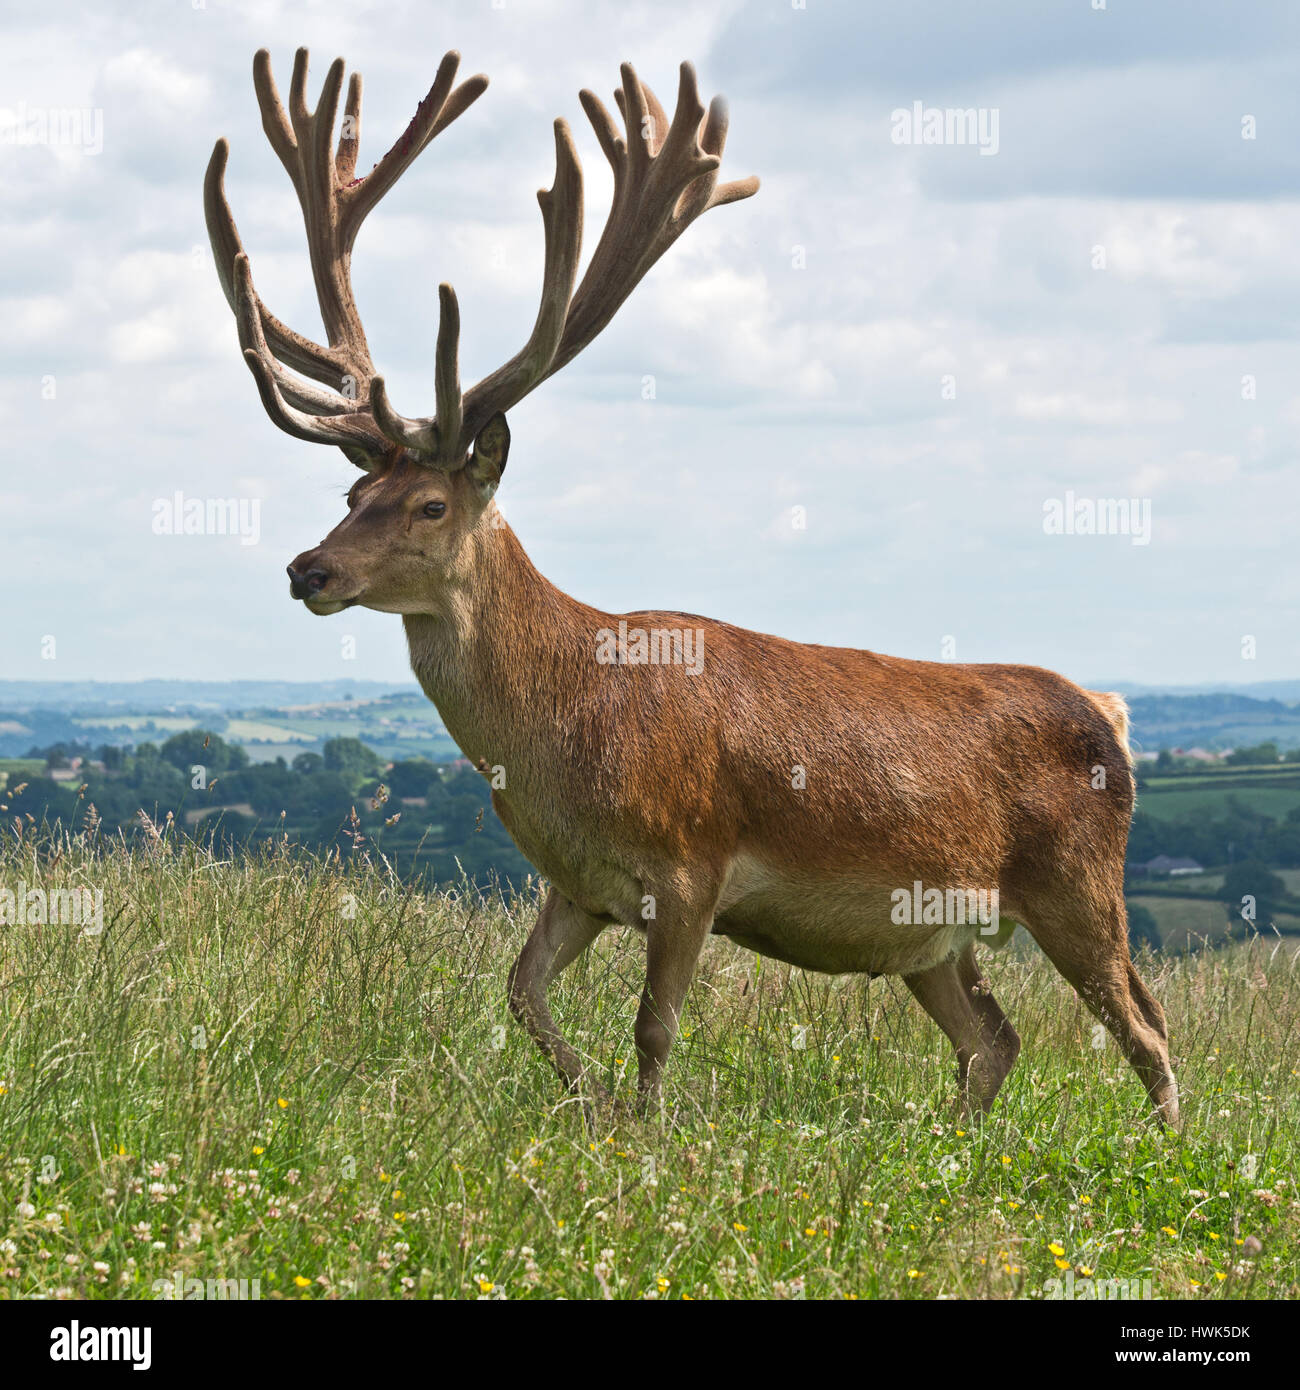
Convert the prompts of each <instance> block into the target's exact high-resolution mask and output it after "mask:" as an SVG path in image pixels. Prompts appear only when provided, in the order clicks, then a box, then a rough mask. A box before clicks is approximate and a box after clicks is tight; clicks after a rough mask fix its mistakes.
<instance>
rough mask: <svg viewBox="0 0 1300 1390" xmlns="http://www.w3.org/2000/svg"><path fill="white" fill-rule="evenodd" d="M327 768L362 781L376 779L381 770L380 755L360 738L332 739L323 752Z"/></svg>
mask: <svg viewBox="0 0 1300 1390" xmlns="http://www.w3.org/2000/svg"><path fill="white" fill-rule="evenodd" d="M322 752H323V753H324V756H325V768H326V770H327V771H328V772H337V773H340V774H341V775H342V776H344V777H349V778H354V779H356V780H361V779H363V778H366V777H374V776H375V775H376V774H377V773H378V772H379V768H380V762H379V755H378V754H377V753H376V752H375V751H374V749H373V748H367V747H366V745H365V744H364V743H362V742H361V740H360V739H359V738H331V739H327V740H326V741H325V747H324V749H323V750H322Z"/></svg>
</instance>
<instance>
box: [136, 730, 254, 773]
mask: <svg viewBox="0 0 1300 1390" xmlns="http://www.w3.org/2000/svg"><path fill="white" fill-rule="evenodd" d="M204 744H206V745H207V746H206V747H204ZM158 752H159V756H160V757H162V759H163V761H164V762H169V763H171V765H172V766H173V767H174V768H177V769H178V770H179V771H181V772H183V773H184V774H185V775H186V776H187V777H188V776H189V772H190V768H192V767H205V768H207V769H208V771H209V772H226V771H227V770H229V769H231V768H237V767H244V766H245V765H246V764H247V763H248V754H247V753H245V752H244V750H243V749H242V748H240V747H239V745H238V744H231V743H227V742H226V740H225V739H224V738H222V737H221V735H220V734H214V733H212V732H211V731H210V730H208V729H186V730H184V731H183V732H182V733H179V734H173V735H172V736H171V738H169V739H168V740H167V741H166V743H164V744H163V746H162V747H161V748H160V749H159V750H158Z"/></svg>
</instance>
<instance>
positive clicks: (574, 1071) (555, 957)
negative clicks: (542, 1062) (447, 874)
mask: <svg viewBox="0 0 1300 1390" xmlns="http://www.w3.org/2000/svg"><path fill="white" fill-rule="evenodd" d="M604 929H605V924H604V923H603V922H600V921H597V919H596V918H595V917H592V916H591V915H590V914H588V913H586V912H583V911H582V909H581V908H579V907H575V906H574V904H573V903H571V902H570V901H569V900H568V898H565V897H563V896H562V895H561V894H559V893H557V892H556V891H555V889H554V888H552V889H551V890H550V891H549V892H548V893H547V895H546V901H545V902H544V903H543V904H542V910H541V912H540V913H539V914H538V917H537V925H536V926H535V927H534V928H533V930H532V934H531V935H530V936H529V938H528V940H527V941H526V942H525V943H524V949H523V950H522V951H521V952H520V953H519V959H518V960H517V961H515V963H514V967H513V968H512V969H511V971H510V983H509V996H510V1012H511V1013H513V1014H514V1016H515V1017H516V1018H517V1019H518V1020H519V1021H520V1023H522V1024H523V1025H524V1027H525V1028H527V1030H528V1031H529V1033H530V1034H531V1035H532V1038H533V1041H534V1042H536V1044H537V1045H538V1047H540V1048H541V1049H542V1051H543V1053H545V1055H546V1057H547V1058H548V1059H549V1060H550V1062H551V1065H552V1066H554V1068H555V1070H556V1071H557V1072H559V1074H560V1076H561V1078H562V1079H563V1080H564V1082H565V1084H566V1085H567V1086H568V1087H569V1088H570V1089H571V1090H576V1089H577V1087H578V1083H579V1081H580V1080H581V1079H582V1074H583V1070H584V1063H583V1059H582V1057H581V1056H580V1055H579V1054H578V1052H577V1051H575V1049H574V1048H572V1047H571V1046H570V1045H569V1044H568V1043H567V1042H566V1041H565V1040H564V1036H563V1034H562V1033H561V1032H560V1030H559V1028H558V1027H557V1026H556V1023H555V1020H554V1018H552V1017H551V1011H550V1008H549V1007H548V1006H547V1003H546V991H547V988H548V987H549V985H550V983H551V981H552V980H554V979H555V977H556V976H557V975H558V974H559V973H560V971H561V970H563V969H564V968H565V966H567V965H571V964H572V963H573V962H574V961H575V960H577V958H578V957H579V956H580V955H581V954H582V953H583V952H584V951H585V950H586V949H587V947H588V946H590V945H591V943H592V942H593V941H595V939H596V938H597V937H598V936H599V935H600V933H601V932H602V931H604ZM589 1089H595V1090H597V1091H599V1092H601V1093H602V1094H603V1091H604V1088H603V1087H589Z"/></svg>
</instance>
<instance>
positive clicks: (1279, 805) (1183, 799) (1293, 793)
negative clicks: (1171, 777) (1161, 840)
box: [1137, 778, 1300, 820]
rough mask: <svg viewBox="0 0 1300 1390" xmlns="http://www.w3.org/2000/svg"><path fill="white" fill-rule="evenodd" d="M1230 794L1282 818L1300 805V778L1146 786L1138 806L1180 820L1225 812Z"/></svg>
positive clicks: (1167, 817)
mask: <svg viewBox="0 0 1300 1390" xmlns="http://www.w3.org/2000/svg"><path fill="white" fill-rule="evenodd" d="M1230 796H1235V797H1236V798H1237V799H1238V800H1239V801H1240V802H1241V803H1242V805H1244V806H1249V807H1250V808H1251V809H1252V810H1254V811H1258V812H1260V814H1262V815H1265V816H1272V817H1273V818H1274V819H1276V820H1282V819H1284V818H1285V817H1286V815H1287V812H1289V811H1293V810H1295V808H1296V807H1297V806H1300V778H1297V780H1296V784H1295V786H1294V787H1250V786H1244V787H1243V786H1235V787H1232V788H1227V787H1224V788H1219V787H1188V788H1186V789H1183V788H1181V787H1180V788H1177V789H1176V790H1168V791H1166V790H1164V789H1163V788H1155V787H1145V788H1143V790H1142V791H1140V792H1139V793H1138V801H1137V809H1138V810H1139V811H1144V812H1145V813H1146V814H1147V815H1149V816H1155V817H1156V818H1157V819H1158V820H1177V819H1179V818H1181V817H1183V816H1187V815H1191V814H1192V813H1193V812H1195V811H1198V810H1208V811H1209V812H1211V813H1212V814H1222V813H1223V811H1224V810H1225V808H1226V807H1227V804H1228V798H1229V797H1230Z"/></svg>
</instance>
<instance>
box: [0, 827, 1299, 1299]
mask: <svg viewBox="0 0 1300 1390" xmlns="http://www.w3.org/2000/svg"><path fill="white" fill-rule="evenodd" d="M19 881H25V882H26V884H27V885H28V887H29V888H30V887H35V886H39V887H41V888H44V889H46V890H49V889H54V888H63V887H70V886H73V885H85V886H89V887H91V888H92V889H102V891H103V903H104V925H103V930H102V931H101V932H99V933H97V934H95V933H93V932H91V933H87V932H85V931H83V930H81V929H79V928H77V927H68V926H56V925H48V924H47V925H31V924H27V925H22V926H19V925H14V924H10V925H7V926H4V927H0V1087H2V1088H3V1094H0V1296H6V1295H7V1296H11V1297H12V1296H32V1295H44V1296H51V1297H58V1296H62V1297H70V1296H77V1297H84V1296H89V1297H104V1298H122V1297H144V1298H149V1297H156V1296H159V1294H158V1292H156V1291H155V1281H162V1280H166V1281H169V1283H171V1284H172V1286H173V1287H174V1280H175V1276H176V1274H177V1273H178V1272H179V1273H180V1275H181V1277H182V1279H185V1278H192V1279H202V1280H209V1279H247V1280H250V1281H252V1280H257V1281H258V1287H259V1289H260V1293H261V1296H262V1297H310V1298H337V1297H366V1298H388V1297H445V1298H482V1297H490V1298H497V1297H512V1298H513V1297H524V1296H535V1297H538V1296H541V1297H554V1296H560V1295H563V1296H565V1297H570V1298H575V1297H578V1298H581V1297H596V1298H601V1297H614V1298H618V1297H637V1298H639V1297H660V1298H678V1297H691V1298H709V1297H711V1298H737V1297H750V1296H765V1297H766V1296H778V1297H873V1296H886V1297H918V1298H934V1297H936V1296H938V1295H946V1296H950V1297H981V1298H982V1297H990V1298H1026V1297H1027V1298H1041V1297H1045V1296H1047V1294H1048V1293H1049V1292H1050V1291H1051V1289H1052V1287H1053V1286H1052V1285H1051V1284H1050V1283H1049V1281H1051V1280H1053V1279H1056V1280H1064V1279H1065V1276H1066V1272H1067V1271H1073V1273H1074V1277H1075V1280H1076V1288H1081V1287H1086V1286H1084V1285H1079V1284H1078V1283H1077V1281H1078V1280H1080V1279H1086V1278H1088V1277H1093V1278H1097V1279H1123V1280H1132V1281H1134V1286H1133V1288H1134V1291H1136V1290H1137V1289H1139V1288H1141V1283H1142V1281H1144V1280H1149V1281H1150V1286H1151V1288H1150V1291H1151V1293H1152V1294H1153V1295H1154V1296H1156V1297H1170V1296H1178V1297H1183V1296H1194V1297H1198V1298H1204V1299H1225V1298H1257V1297H1274V1298H1275V1297H1288V1296H1289V1297H1294V1296H1296V1294H1297V1293H1298V1292H1300V1288H1298V1287H1297V1273H1296V1271H1297V1267H1298V1263H1297V1256H1298V1255H1300V1249H1298V1246H1297V1225H1298V1223H1297V1211H1298V1210H1300V1202H1298V1201H1297V1194H1296V1190H1295V1187H1294V1175H1295V1172H1296V1159H1297V1134H1298V1131H1300V1099H1298V1096H1297V1073H1298V1071H1300V973H1298V971H1300V966H1298V964H1297V958H1296V957H1297V951H1296V947H1295V945H1294V944H1287V945H1282V944H1280V943H1279V942H1277V941H1269V940H1261V941H1258V942H1256V943H1254V944H1251V945H1245V946H1237V947H1232V948H1229V949H1228V950H1226V951H1224V952H1222V953H1202V954H1200V955H1197V956H1192V957H1184V958H1179V959H1171V960H1153V959H1151V958H1147V959H1145V960H1144V961H1142V962H1141V966H1140V968H1141V969H1142V971H1143V973H1144V975H1145V976H1146V978H1147V980H1148V981H1149V982H1150V983H1151V985H1152V987H1153V988H1154V990H1155V992H1156V994H1157V996H1158V997H1159V998H1160V1000H1161V1001H1162V1003H1163V1004H1164V1006H1165V1009H1166V1011H1167V1013H1168V1015H1169V1021H1170V1028H1171V1034H1172V1041H1173V1049H1174V1052H1175V1054H1176V1055H1177V1056H1178V1058H1179V1061H1178V1063H1177V1071H1178V1075H1179V1080H1180V1083H1181V1086H1182V1089H1183V1097H1184V1115H1185V1126H1184V1130H1183V1132H1182V1133H1181V1134H1179V1135H1173V1134H1167V1133H1163V1132H1161V1131H1160V1130H1159V1129H1157V1128H1155V1127H1154V1126H1153V1124H1152V1123H1151V1122H1149V1121H1148V1119H1147V1118H1146V1114H1145V1104H1144V1102H1145V1097H1144V1094H1143V1092H1142V1090H1141V1088H1140V1086H1139V1084H1138V1083H1137V1081H1136V1080H1135V1078H1134V1077H1133V1076H1132V1074H1131V1072H1130V1070H1129V1068H1128V1067H1127V1065H1126V1064H1125V1063H1124V1061H1123V1060H1122V1058H1121V1057H1120V1056H1119V1053H1118V1051H1117V1049H1116V1047H1115V1045H1114V1043H1113V1042H1112V1041H1111V1040H1110V1039H1109V1038H1108V1037H1107V1036H1105V1035H1104V1034H1103V1033H1101V1032H1100V1031H1099V1030H1098V1029H1097V1027H1096V1025H1095V1022H1094V1020H1093V1019H1092V1018H1091V1016H1089V1015H1088V1014H1087V1013H1086V1012H1085V1011H1084V1010H1083V1009H1082V1008H1081V1006H1080V1005H1079V1003H1078V1001H1077V999H1076V998H1075V996H1074V995H1073V993H1072V991H1071V990H1070V989H1069V987H1068V986H1067V985H1066V984H1065V983H1064V982H1063V981H1062V980H1061V979H1060V977H1059V976H1058V975H1057V974H1056V973H1055V972H1054V971H1053V970H1052V968H1051V967H1050V965H1049V964H1048V963H1047V962H1046V960H1045V959H1044V958H1043V957H1042V956H1040V955H1039V954H1037V953H1036V952H1031V953H1028V954H1017V953H1016V952H1015V951H1012V952H1008V953H1004V954H1002V955H998V956H991V957H989V958H988V965H987V968H988V970H989V972H990V975H991V979H992V982H993V986H994V989H995V992H996V994H997V997H998V999H999V1001H1000V1002H1001V1003H1002V1005H1003V1007H1004V1009H1005V1010H1006V1012H1007V1014H1008V1015H1009V1016H1010V1017H1011V1019H1012V1020H1013V1022H1014V1023H1015V1024H1016V1026H1017V1028H1018V1029H1019V1031H1020V1033H1021V1035H1022V1037H1023V1038H1024V1044H1025V1046H1024V1051H1023V1052H1022V1054H1021V1059H1020V1062H1019V1064H1018V1066H1017V1068H1016V1070H1015V1071H1014V1072H1013V1073H1012V1075H1011V1077H1010V1079H1009V1080H1008V1082H1007V1084H1006V1086H1005V1088H1004V1090H1003V1092H1002V1096H1001V1098H1000V1099H999V1102H998V1104H997V1106H996V1107H995V1110H994V1112H993V1114H992V1115H991V1116H990V1117H988V1118H987V1119H986V1120H984V1121H982V1122H974V1123H963V1122H961V1121H959V1120H958V1119H956V1117H955V1115H954V1113H953V1109H952V1100H953V1097H954V1092H955V1082H954V1075H953V1073H954V1063H953V1057H952V1054H951V1050H950V1048H949V1046H948V1044H947V1043H946V1041H944V1039H943V1038H942V1037H941V1036H940V1035H939V1033H938V1030H937V1029H936V1028H935V1027H934V1025H933V1024H932V1023H931V1022H930V1021H929V1020H928V1019H927V1018H926V1017H925V1016H924V1015H923V1014H922V1013H921V1012H920V1010H919V1009H918V1007H917V1006H916V1005H915V1004H914V1003H913V1002H912V1001H911V999H910V996H909V995H908V994H907V991H906V989H905V988H904V987H903V986H902V984H901V982H899V981H897V980H888V979H884V980H878V981H875V982H871V983H868V982H867V981H865V980H863V979H860V978H855V977H844V978H828V977H824V976H817V975H810V974H806V973H804V972H802V971H799V970H795V969H792V968H790V967H787V966H784V965H781V964H778V963H775V962H772V961H768V960H760V959H758V958H756V957H754V956H752V955H750V954H748V953H745V952H742V951H739V950H737V949H735V948H733V947H731V946H730V945H729V944H727V943H725V942H722V941H714V942H712V943H711V944H710V946H709V947H708V949H707V950H706V952H705V956H704V959H703V961H702V963H701V967H700V971H699V977H698V981H697V983H696V985H695V986H694V988H693V990H692V992H691V995H690V998H689V1000H688V1003H687V1011H686V1015H685V1020H684V1027H683V1031H682V1035H681V1037H680V1038H679V1040H678V1042H677V1045H676V1046H675V1048H674V1050H673V1055H672V1059H671V1062H670V1068H669V1075H668V1082H667V1090H666V1098H667V1105H666V1111H665V1114H664V1115H663V1116H662V1117H661V1118H660V1119H658V1120H655V1121H648V1122H638V1121H632V1120H626V1119H620V1120H619V1121H617V1123H616V1125H615V1127H614V1128H612V1129H611V1130H609V1131H608V1132H604V1131H600V1132H596V1133H592V1132H589V1131H588V1129H587V1127H586V1125H585V1123H584V1119H583V1115H582V1112H581V1109H580V1107H579V1106H578V1104H577V1103H576V1102H575V1101H574V1100H573V1099H572V1098H570V1097H567V1096H565V1095H564V1094H563V1093H562V1091H561V1089H560V1087H559V1084H558V1082H557V1081H556V1079H555V1078H554V1076H553V1075H552V1073H551V1072H550V1070H549V1068H548V1067H547V1066H546V1064H545V1063H544V1062H543V1060H542V1059H541V1058H540V1056H539V1055H538V1054H537V1052H536V1049H535V1048H534V1046H533V1045H532V1043H531V1042H530V1041H529V1039H528V1038H527V1037H526V1035H525V1034H524V1033H523V1031H522V1030H521V1029H520V1028H518V1027H517V1026H516V1025H515V1024H513V1023H512V1022H511V1020H510V1018H509V1016H508V1012H507V1009H506V1003H505V981H506V975H507V971H508V969H509V966H510V963H511V961H512V960H513V958H514V956H515V954H516V952H517V951H518V950H519V947H520V946H521V944H522V943H523V940H524V938H525V936H526V935H527V932H528V930H529V928H530V926H531V924H532V921H533V919H534V916H535V912H536V906H537V904H536V901H535V899H534V898H533V897H532V896H531V893H530V892H526V893H525V894H524V895H523V896H516V897H510V898H503V897H500V896H497V897H495V898H490V899H485V898H483V897H480V896H478V895H476V894H474V893H472V892H470V891H468V890H465V891H462V892H448V893H439V894H437V895H429V894H424V893H421V892H418V891H415V890H412V889H410V888H408V887H406V886H404V885H403V884H402V883H401V882H400V881H399V880H398V879H397V878H396V877H395V876H393V875H392V874H391V873H390V872H389V871H388V870H387V868H386V866H385V865H384V863H383V862H382V860H379V859H375V860H368V859H367V858H366V857H365V856H364V855H361V856H358V858H356V859H354V860H353V861H352V862H350V863H349V864H346V865H345V864H341V863H339V862H337V861H330V862H325V861H322V860H320V859H314V858H310V857H303V856H298V855H295V854H292V853H290V852H289V851H287V850H284V849H283V848H279V849H277V848H274V847H270V846H268V847H267V848H265V849H264V850H263V851H262V852H261V853H260V854H257V855H255V856H253V857H250V858H248V859H244V860H240V861H238V862H223V861H220V860H216V859H214V858H212V857H211V855H210V853H209V852H207V851H205V850H204V849H202V848H201V847H199V846H196V845H195V844H193V843H192V842H189V841H186V840H184V839H177V840H173V839H171V838H170V837H168V836H166V835H164V836H163V837H162V838H161V840H160V841H159V842H158V843H156V844H153V845H152V847H130V846H127V845H126V844H124V843H121V842H117V843H110V844H107V845H100V844H97V843H96V842H95V841H94V839H93V837H90V836H87V835H84V834H83V835H78V836H68V835H63V834H60V833H52V832H43V831H40V830H37V829H35V828H33V827H27V828H26V829H25V831H24V832H23V833H21V834H17V833H15V831H14V830H13V829H8V830H7V831H6V832H5V838H4V839H3V841H2V842H0V886H8V887H9V888H11V889H15V890H16V888H17V886H18V883H19ZM643 958H644V950H643V945H642V943H641V941H640V940H639V939H638V937H637V935H636V934H635V933H632V932H620V931H616V930H612V931H610V932H608V933H606V935H605V936H604V937H603V938H601V939H600V940H599V941H598V942H597V944H596V945H595V947H593V949H592V950H591V951H590V952H589V953H588V954H587V956H586V957H584V958H583V959H582V960H581V961H579V962H578V963H577V964H576V965H575V966H574V967H572V968H571V970H570V971H569V972H568V973H567V974H566V975H565V976H564V977H562V979H561V980H560V981H559V982H558V984H557V985H556V986H555V987H554V989H553V991H552V998H553V1003H554V1008H555V1012H556V1016H557V1018H558V1019H559V1020H560V1022H561V1025H562V1026H563V1027H564V1028H565V1030H566V1032H567V1033H568V1036H569V1037H570V1038H571V1040H572V1041H574V1043H575V1044H576V1045H577V1046H579V1047H580V1048H582V1049H583V1050H584V1051H585V1052H586V1053H587V1054H588V1055H589V1057H590V1058H591V1064H592V1067H593V1068H594V1069H595V1070H596V1071H597V1073H598V1074H599V1075H600V1076H601V1077H602V1078H603V1079H604V1080H605V1081H606V1083H607V1084H609V1085H611V1086H614V1087H616V1088H617V1089H618V1090H619V1091H620V1092H621V1093H623V1094H631V1092H632V1089H633V1087H634V1082H635V1063H634V1050H633V1042H632V1023H633V1018H634V1015H635V1008H636V1001H637V996H638V994H639V990H640V985H641V981H642V969H643Z"/></svg>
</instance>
